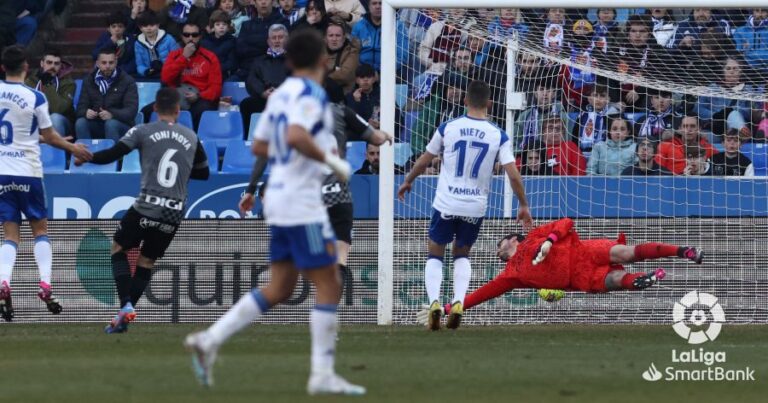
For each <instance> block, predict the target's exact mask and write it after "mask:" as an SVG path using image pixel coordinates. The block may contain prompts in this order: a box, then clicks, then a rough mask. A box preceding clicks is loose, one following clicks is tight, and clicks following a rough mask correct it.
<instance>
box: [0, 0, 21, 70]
mask: <svg viewBox="0 0 768 403" xmlns="http://www.w3.org/2000/svg"><path fill="white" fill-rule="evenodd" d="M17 15H18V13H17V12H16V4H14V3H12V2H10V1H4V2H0V52H1V51H2V50H3V49H5V48H6V47H8V46H11V45H13V44H15V43H16V16H17ZM0 70H2V69H0ZM0 78H5V73H4V72H2V71H0Z"/></svg>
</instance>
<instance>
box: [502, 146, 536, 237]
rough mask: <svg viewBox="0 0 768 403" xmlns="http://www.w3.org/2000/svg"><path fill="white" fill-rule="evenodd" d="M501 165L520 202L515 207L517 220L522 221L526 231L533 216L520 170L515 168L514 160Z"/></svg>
mask: <svg viewBox="0 0 768 403" xmlns="http://www.w3.org/2000/svg"><path fill="white" fill-rule="evenodd" d="M503 167H504V171H505V172H506V173H507V177H508V178H509V183H510V184H511V185H512V191H513V192H514V193H515V196H516V197H517V201H518V202H519V203H520V204H519V206H518V208H517V220H518V221H520V222H522V223H523V228H524V229H525V230H526V231H530V230H531V229H532V228H533V218H532V217H531V210H530V208H529V207H528V199H527V198H526V196H525V186H524V185H523V177H522V176H520V171H518V170H517V166H516V165H515V162H514V160H513V161H512V162H511V163H507V164H504V165H503Z"/></svg>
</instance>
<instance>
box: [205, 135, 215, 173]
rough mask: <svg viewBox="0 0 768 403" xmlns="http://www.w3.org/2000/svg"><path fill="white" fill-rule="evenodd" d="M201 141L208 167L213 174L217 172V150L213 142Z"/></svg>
mask: <svg viewBox="0 0 768 403" xmlns="http://www.w3.org/2000/svg"><path fill="white" fill-rule="evenodd" d="M202 143H203V150H205V155H206V156H207V157H208V169H209V170H210V171H211V175H215V174H217V173H219V150H218V148H216V143H214V142H210V141H202Z"/></svg>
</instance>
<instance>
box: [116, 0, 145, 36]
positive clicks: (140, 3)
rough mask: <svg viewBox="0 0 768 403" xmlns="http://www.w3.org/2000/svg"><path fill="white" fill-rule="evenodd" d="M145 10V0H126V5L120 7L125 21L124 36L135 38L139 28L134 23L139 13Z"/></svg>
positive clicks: (139, 32) (139, 31)
mask: <svg viewBox="0 0 768 403" xmlns="http://www.w3.org/2000/svg"><path fill="white" fill-rule="evenodd" d="M146 10H147V0H128V5H127V6H125V7H124V8H122V9H121V10H120V11H119V12H120V13H122V14H123V17H124V20H123V21H124V22H125V36H126V37H128V38H130V39H136V37H137V36H139V34H141V30H139V25H138V24H137V23H136V19H137V18H139V15H140V14H141V13H143V12H144V11H146Z"/></svg>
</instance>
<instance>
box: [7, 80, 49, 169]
mask: <svg viewBox="0 0 768 403" xmlns="http://www.w3.org/2000/svg"><path fill="white" fill-rule="evenodd" d="M51 126H52V124H51V117H50V115H49V114H48V100H46V99H45V95H43V93H42V92H40V91H35V90H33V89H31V88H29V87H27V86H25V85H23V84H19V83H10V82H5V81H0V175H11V176H28V177H34V178H42V177H43V164H42V163H41V162H40V130H39V129H47V128H49V127H51Z"/></svg>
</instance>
